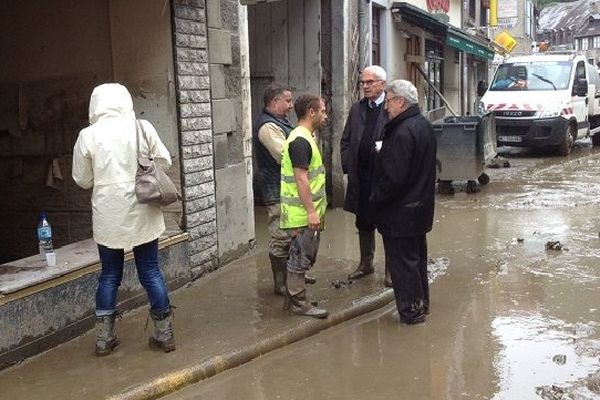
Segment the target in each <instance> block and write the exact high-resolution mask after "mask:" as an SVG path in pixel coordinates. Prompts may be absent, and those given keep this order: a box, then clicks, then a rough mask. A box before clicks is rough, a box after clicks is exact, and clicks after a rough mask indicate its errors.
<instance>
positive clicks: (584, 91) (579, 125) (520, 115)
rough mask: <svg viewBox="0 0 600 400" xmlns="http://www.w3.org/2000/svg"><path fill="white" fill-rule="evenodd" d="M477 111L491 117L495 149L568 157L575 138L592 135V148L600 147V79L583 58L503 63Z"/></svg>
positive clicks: (557, 56)
mask: <svg viewBox="0 0 600 400" xmlns="http://www.w3.org/2000/svg"><path fill="white" fill-rule="evenodd" d="M479 109H480V110H479V111H480V112H482V113H486V112H492V113H494V115H495V117H496V118H495V119H496V135H497V138H498V145H506V146H520V147H537V148H548V149H551V150H553V151H554V152H555V153H557V154H559V155H568V154H569V153H570V151H571V147H572V146H573V142H574V141H575V140H576V139H582V138H585V137H588V136H592V142H593V144H594V145H598V144H600V77H599V76H598V71H597V70H596V68H595V67H593V66H592V65H590V64H588V63H587V61H586V59H585V57H584V56H581V55H575V54H534V55H528V56H520V57H510V58H508V59H506V60H505V61H504V62H503V63H502V64H500V65H499V66H498V68H497V70H496V73H495V74H494V79H493V80H492V82H491V84H490V86H489V88H488V90H487V92H486V93H485V94H484V95H483V97H482V98H481V103H480V105H479ZM597 132H598V134H596V133H597Z"/></svg>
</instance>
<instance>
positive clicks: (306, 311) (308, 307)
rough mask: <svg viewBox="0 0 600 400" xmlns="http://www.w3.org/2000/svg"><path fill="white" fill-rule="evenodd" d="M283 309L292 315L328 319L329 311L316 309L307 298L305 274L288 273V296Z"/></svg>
mask: <svg viewBox="0 0 600 400" xmlns="http://www.w3.org/2000/svg"><path fill="white" fill-rule="evenodd" d="M283 309H284V310H287V311H288V312H289V313H290V314H291V315H304V316H307V317H313V318H327V316H328V315H329V311H327V310H324V309H322V308H318V307H315V306H314V305H313V304H312V303H311V302H310V301H308V299H307V298H306V282H305V281H304V274H298V273H293V272H289V271H288V280H287V294H286V297H285V302H284V303H283Z"/></svg>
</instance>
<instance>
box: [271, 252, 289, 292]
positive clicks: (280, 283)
mask: <svg viewBox="0 0 600 400" xmlns="http://www.w3.org/2000/svg"><path fill="white" fill-rule="evenodd" d="M269 258H270V259H271V270H272V271H273V291H274V292H275V294H276V295H278V296H285V281H286V277H287V258H282V257H275V256H273V255H271V254H269Z"/></svg>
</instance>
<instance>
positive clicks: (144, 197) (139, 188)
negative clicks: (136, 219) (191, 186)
mask: <svg viewBox="0 0 600 400" xmlns="http://www.w3.org/2000/svg"><path fill="white" fill-rule="evenodd" d="M140 133H141V134H142V135H143V136H144V140H145V141H146V143H148V138H147V137H146V132H145V131H144V127H143V126H142V124H141V123H140V121H139V120H136V121H135V146H136V151H137V163H138V167H137V172H136V174H135V196H136V197H137V200H138V202H139V203H141V204H149V205H153V206H168V205H169V204H172V203H174V202H176V201H177V200H178V199H180V198H181V196H180V195H179V193H178V192H177V188H176V187H175V184H174V183H173V181H172V180H171V178H169V177H168V176H167V174H166V173H165V171H164V170H163V169H162V167H161V166H160V165H159V164H157V163H155V162H154V159H153V158H152V157H150V155H148V156H143V155H142V154H141V153H140V138H139V137H140ZM148 147H150V146H148Z"/></svg>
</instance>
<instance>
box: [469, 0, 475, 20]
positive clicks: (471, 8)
mask: <svg viewBox="0 0 600 400" xmlns="http://www.w3.org/2000/svg"><path fill="white" fill-rule="evenodd" d="M476 4H477V2H476V0H469V18H470V19H471V20H473V21H475V12H476V10H477V5H476Z"/></svg>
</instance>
